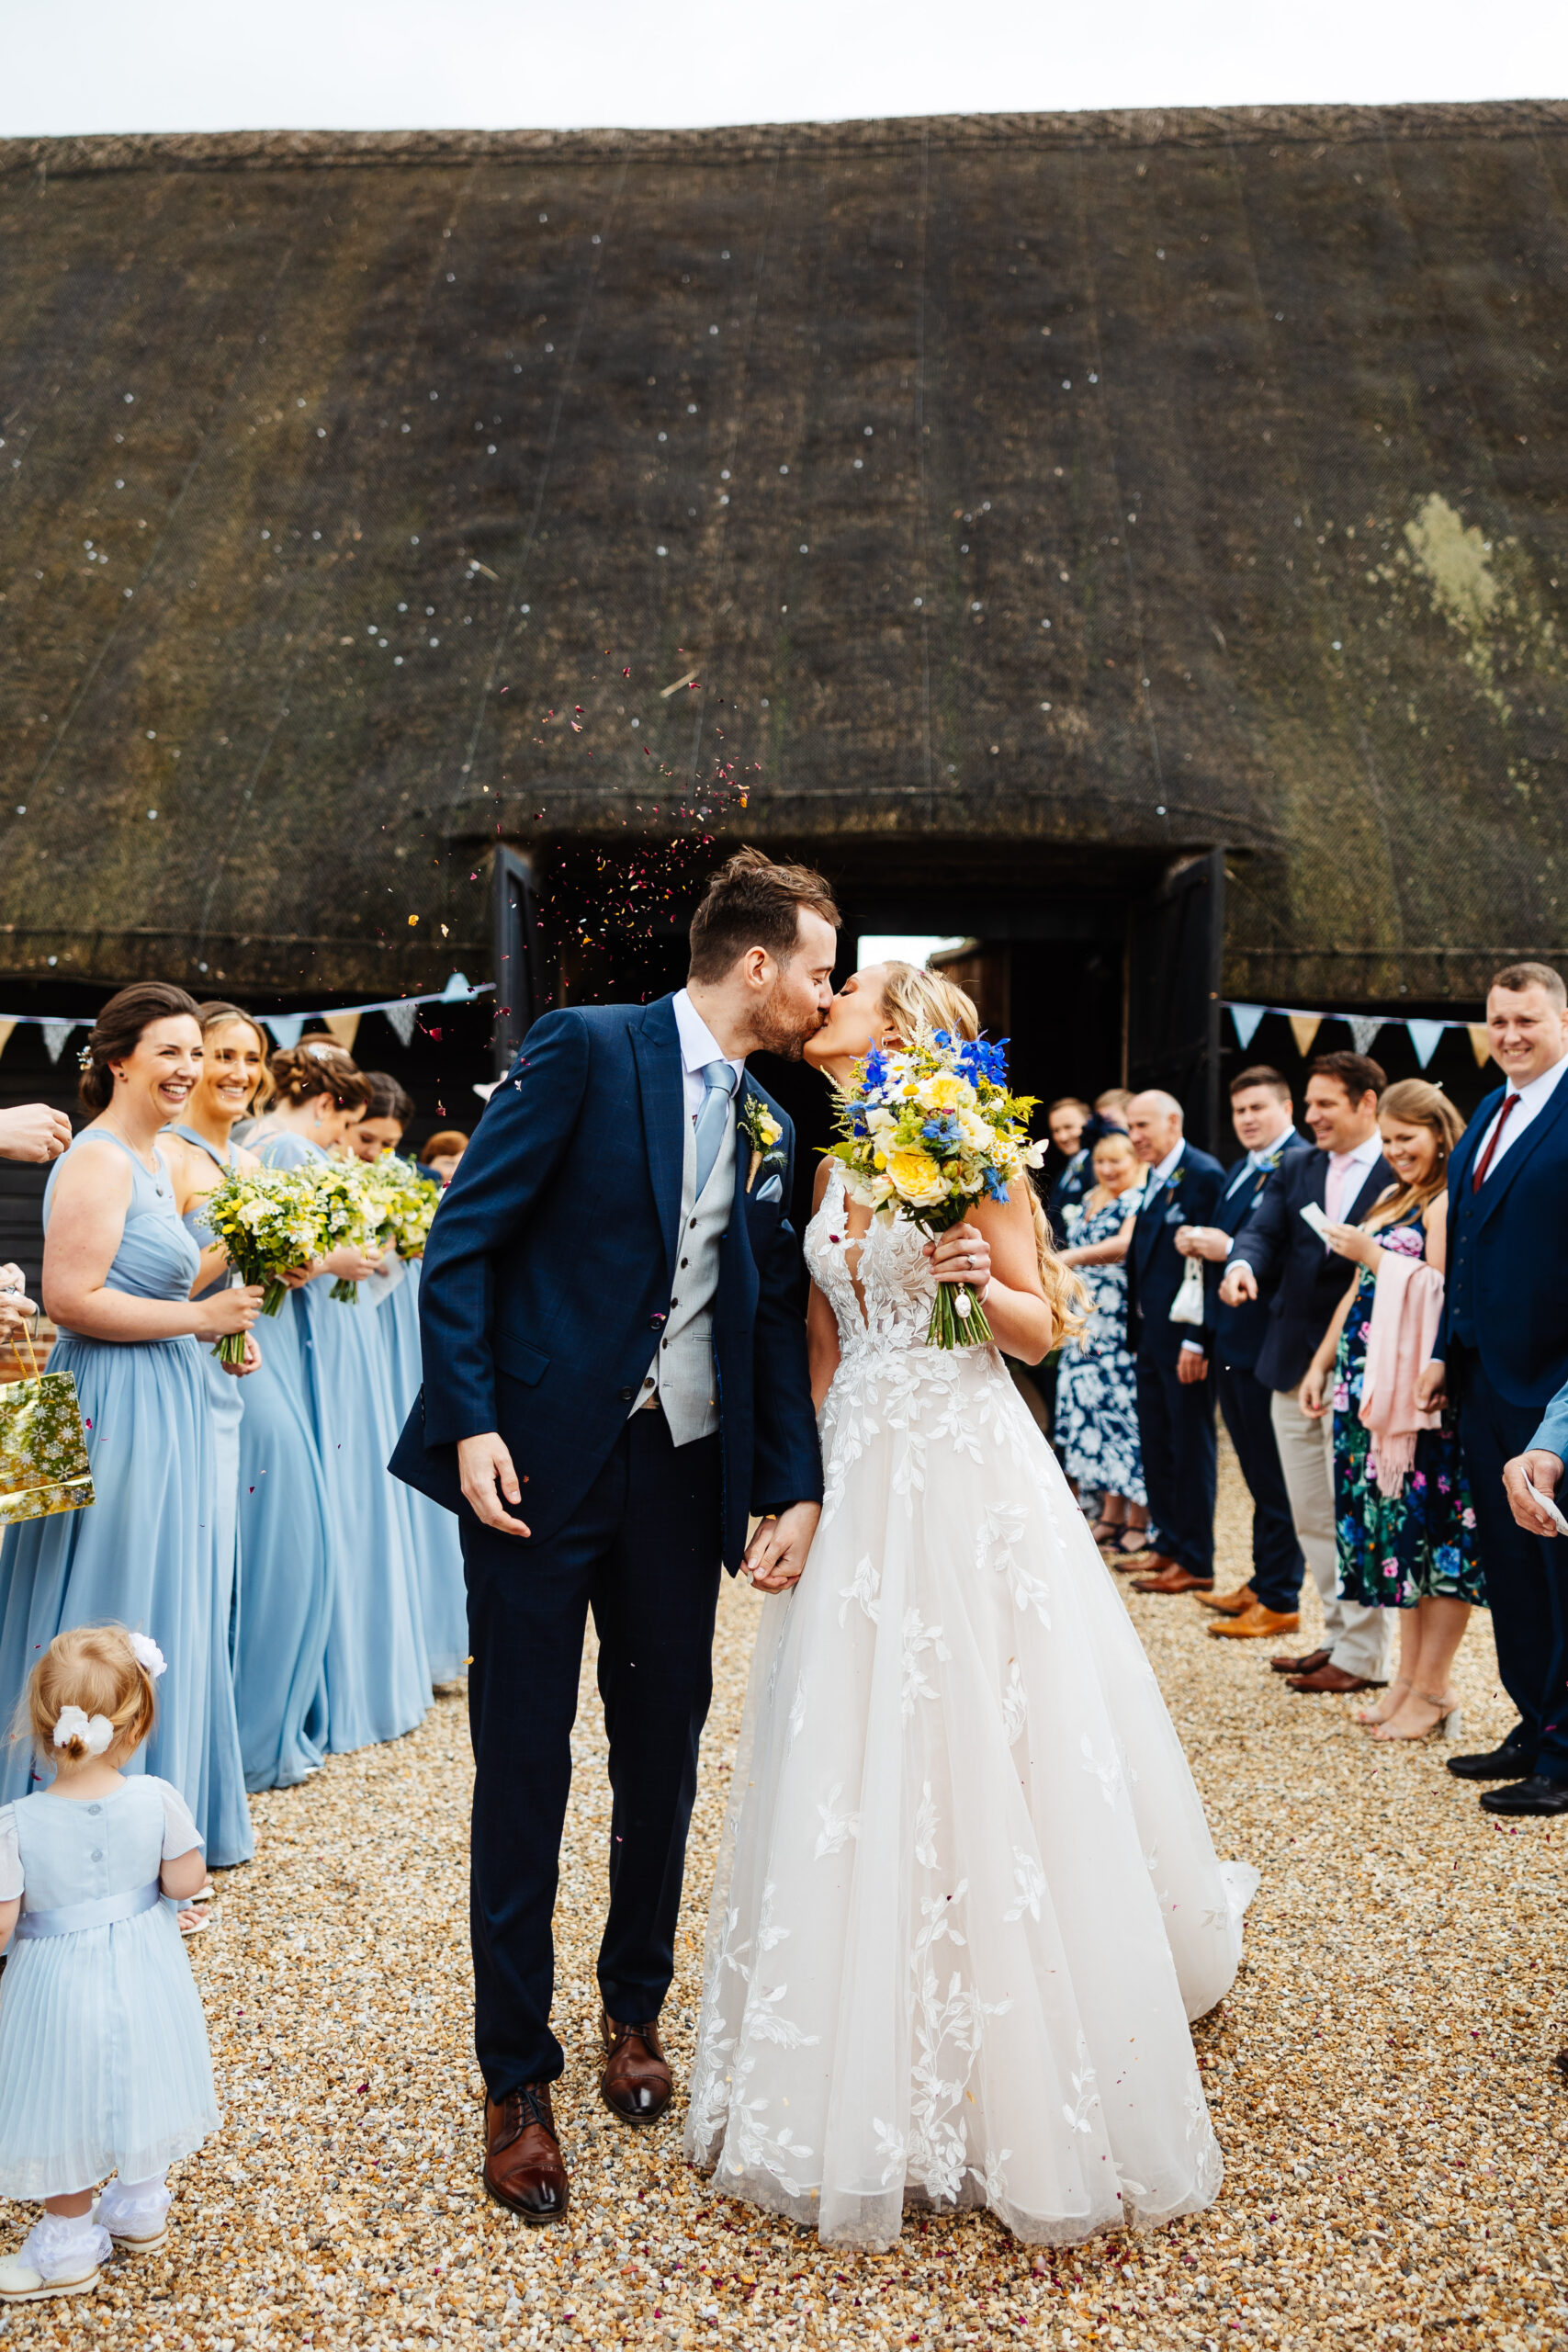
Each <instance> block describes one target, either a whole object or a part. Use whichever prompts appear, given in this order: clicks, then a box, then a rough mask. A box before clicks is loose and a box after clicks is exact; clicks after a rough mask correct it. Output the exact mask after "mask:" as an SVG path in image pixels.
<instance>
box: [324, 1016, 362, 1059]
mask: <svg viewBox="0 0 1568 2352" xmlns="http://www.w3.org/2000/svg"><path fill="white" fill-rule="evenodd" d="M321 1019H322V1020H323V1021H324V1022H325V1023H326V1024H327V1027H328V1028H329V1029H330V1030H331V1032H332V1034H333V1036H334V1037H335V1038H336V1039H337V1042H338V1044H339V1045H340V1046H342V1047H343V1049H344V1053H345V1054H352V1053H353V1051H354V1041H355V1037H356V1036H357V1035H358V1034H359V1014H358V1012H323V1013H322V1015H321Z"/></svg>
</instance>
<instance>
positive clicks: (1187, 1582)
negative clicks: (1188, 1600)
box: [1133, 1560, 1214, 1592]
mask: <svg viewBox="0 0 1568 2352" xmlns="http://www.w3.org/2000/svg"><path fill="white" fill-rule="evenodd" d="M1213 1581H1214V1580H1213V1577H1195V1576H1193V1575H1191V1574H1190V1571H1189V1570H1188V1569H1186V1568H1184V1567H1183V1566H1181V1565H1180V1563H1179V1561H1177V1560H1172V1562H1171V1564H1170V1566H1169V1567H1168V1568H1167V1569H1165V1570H1164V1571H1163V1573H1162V1574H1161V1575H1159V1576H1157V1577H1134V1578H1133V1589H1134V1592H1208V1591H1209V1590H1210V1589H1212V1587H1213Z"/></svg>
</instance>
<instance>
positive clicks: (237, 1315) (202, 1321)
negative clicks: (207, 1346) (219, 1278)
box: [196, 1283, 265, 1370]
mask: <svg viewBox="0 0 1568 2352" xmlns="http://www.w3.org/2000/svg"><path fill="white" fill-rule="evenodd" d="M264 1295H265V1294H264V1292H263V1290H262V1286H261V1284H260V1283H245V1284H244V1285H243V1288H241V1289H239V1290H215V1291H214V1292H213V1294H212V1296H211V1297H210V1298H202V1299H198V1300H197V1306H196V1312H197V1326H196V1335H197V1339H198V1340H221V1339H223V1338H225V1337H226V1336H227V1334H228V1333H229V1332H231V1331H248V1330H249V1329H250V1328H251V1325H252V1324H253V1323H254V1321H255V1319H256V1317H257V1316H258V1315H259V1314H260V1313H261V1303H262V1299H263V1297H264ZM257 1361H258V1362H259V1361H260V1359H259V1357H258V1359H257ZM246 1369H247V1370H250V1369H252V1367H251V1366H249V1365H247V1367H246Z"/></svg>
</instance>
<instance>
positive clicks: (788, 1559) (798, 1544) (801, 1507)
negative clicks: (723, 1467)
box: [740, 1235, 968, 1592]
mask: <svg viewBox="0 0 1568 2352" xmlns="http://www.w3.org/2000/svg"><path fill="white" fill-rule="evenodd" d="M947 1238H951V1237H949V1236H946V1235H944V1236H943V1239H947ZM954 1279H959V1278H958V1277H954ZM962 1279H963V1280H964V1281H967V1280H968V1276H967V1275H964V1277H962ZM821 1516H822V1506H821V1504H820V1503H791V1505H790V1507H789V1509H788V1510H782V1511H780V1512H779V1513H778V1515H777V1517H776V1518H774V1517H771V1516H770V1517H769V1518H767V1519H764V1520H762V1521H761V1522H760V1524H759V1526H758V1528H757V1532H756V1533H755V1535H753V1536H752V1538H751V1541H750V1544H747V1546H746V1552H745V1556H744V1558H743V1559H742V1560H741V1563H740V1573H741V1575H742V1576H743V1577H750V1579H751V1582H752V1583H753V1584H754V1585H755V1586H756V1588H757V1590H758V1591H759V1592H787V1591H788V1590H789V1588H790V1586H791V1585H793V1584H798V1582H799V1581H800V1572H801V1570H802V1568H804V1567H805V1566H806V1555H807V1553H808V1552H809V1551H810V1549H811V1539H812V1537H813V1536H814V1535H815V1534H816V1532H817V1522H818V1520H819V1519H820V1518H821Z"/></svg>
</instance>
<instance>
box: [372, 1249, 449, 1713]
mask: <svg viewBox="0 0 1568 2352" xmlns="http://www.w3.org/2000/svg"><path fill="white" fill-rule="evenodd" d="M399 1262H400V1265H401V1267H402V1275H401V1279H400V1280H399V1281H397V1282H396V1283H394V1284H393V1286H392V1289H391V1291H390V1293H389V1295H388V1296H387V1297H385V1298H384V1299H383V1300H382V1301H381V1304H380V1306H378V1308H377V1310H376V1319H377V1323H378V1327H379V1329H380V1334H381V1339H382V1342H383V1344H384V1346H385V1348H386V1351H387V1361H388V1364H389V1369H390V1373H391V1380H392V1402H393V1405H394V1407H395V1408H396V1411H397V1417H398V1425H399V1427H400V1428H401V1426H402V1424H403V1422H404V1421H405V1420H406V1419H408V1416H409V1413H410V1412H411V1410H412V1406H413V1400H414V1398H415V1397H417V1396H418V1395H419V1390H420V1383H421V1381H422V1380H423V1377H424V1373H423V1365H422V1363H421V1360H420V1346H419V1260H418V1259H417V1258H404V1259H402V1260H400V1261H399ZM404 1491H405V1493H406V1495H407V1497H408V1506H409V1517H410V1519H411V1520H412V1523H413V1541H414V1559H415V1561H416V1563H417V1565H418V1568H419V1591H420V1600H421V1604H422V1606H423V1611H424V1645H425V1649H426V1651H427V1652H428V1654H429V1657H430V1671H431V1676H432V1678H433V1679H434V1680H435V1681H436V1682H460V1681H462V1680H463V1679H465V1677H466V1676H467V1674H468V1589H467V1587H466V1585H465V1583H464V1580H463V1546H462V1543H461V1540H460V1539H459V1537H458V1533H457V1513H456V1512H455V1511H449V1510H442V1508H441V1506H440V1504H439V1503H434V1502H432V1501H431V1499H430V1497H429V1496H428V1495H422V1494H421V1493H420V1491H419V1489H418V1487H406V1488H405V1489H404Z"/></svg>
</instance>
